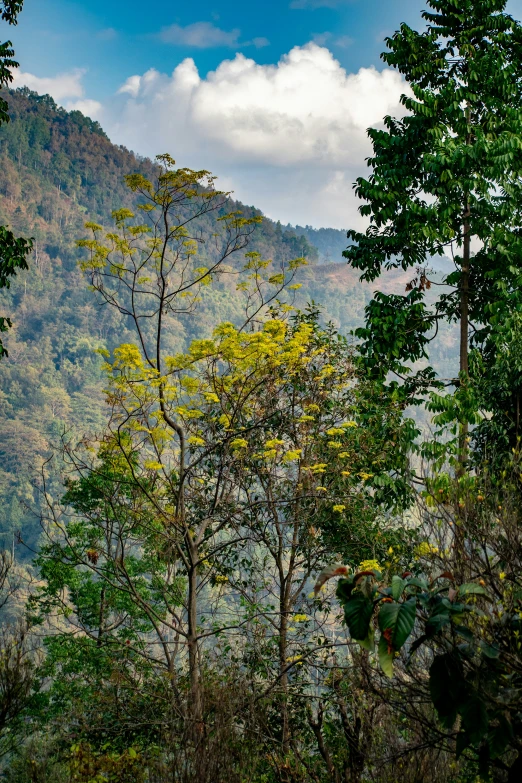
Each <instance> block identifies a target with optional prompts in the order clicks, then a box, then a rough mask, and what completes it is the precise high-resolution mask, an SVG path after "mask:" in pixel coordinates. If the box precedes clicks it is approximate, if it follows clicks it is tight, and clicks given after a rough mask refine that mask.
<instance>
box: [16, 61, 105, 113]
mask: <svg viewBox="0 0 522 783" xmlns="http://www.w3.org/2000/svg"><path fill="white" fill-rule="evenodd" d="M84 75H85V70H84V69H82V68H76V69H74V70H73V71H68V72H66V73H59V74H58V75H57V76H35V75H34V74H33V73H27V72H24V71H20V70H16V71H14V72H13V87H15V88H16V87H28V88H29V89H30V90H34V91H35V92H38V93H40V95H46V94H47V95H50V96H51V97H52V98H54V100H55V101H56V102H57V103H58V104H60V105H61V106H63V107H64V108H65V109H67V110H68V111H73V110H78V111H81V112H82V114H85V115H86V116H87V117H90V118H91V119H97V118H98V117H99V116H101V113H102V109H103V107H102V104H101V103H100V102H99V101H95V100H93V99H92V98H85V97H84V93H85V90H84V87H83V84H82V78H83V77H84ZM75 99H77V100H75Z"/></svg>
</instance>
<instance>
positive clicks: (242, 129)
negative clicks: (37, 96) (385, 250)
mask: <svg viewBox="0 0 522 783" xmlns="http://www.w3.org/2000/svg"><path fill="white" fill-rule="evenodd" d="M403 90H404V84H403V82H402V80H401V78H400V75H399V74H398V73H396V72H395V71H393V70H390V69H385V70H383V71H377V70H376V69H375V68H361V69H360V70H359V71H358V72H357V73H347V72H346V70H345V69H344V68H342V66H341V65H340V63H339V62H338V61H337V60H336V59H335V58H334V57H333V55H332V53H331V52H330V51H329V50H328V49H326V48H324V47H321V46H318V45H317V44H315V43H309V44H307V45H306V46H302V47H295V48H294V49H292V50H291V52H289V53H288V54H287V55H285V56H284V57H283V58H282V59H281V60H280V61H279V63H277V64H275V65H259V64H258V63H256V62H255V61H254V60H253V59H251V58H247V57H245V56H244V55H243V54H237V55H236V56H235V57H234V59H232V60H225V61H223V62H222V63H221V64H220V65H219V67H218V68H217V69H216V71H214V72H212V73H209V74H208V75H207V77H206V78H201V76H200V74H199V72H198V70H197V68H196V65H195V63H194V61H193V60H192V59H190V58H187V59H185V60H184V61H183V62H182V63H180V65H178V66H177V68H176V69H175V70H174V71H173V73H172V74H171V75H170V76H168V75H166V74H161V73H159V72H158V71H156V70H154V69H151V70H149V71H147V72H146V73H145V74H142V75H134V76H131V77H130V78H129V79H128V80H127V81H126V82H125V84H124V85H122V87H121V89H120V91H119V96H118V97H117V100H116V101H115V102H112V104H111V106H107V107H106V108H105V110H104V112H105V113H104V115H103V120H102V122H103V123H104V125H105V128H106V130H107V131H108V133H109V135H110V136H111V138H113V140H114V141H116V142H118V143H122V144H125V145H126V146H127V147H130V148H131V149H134V150H136V151H137V152H140V153H142V154H148V155H155V154H157V153H159V152H164V151H169V152H170V153H171V154H172V155H173V156H174V157H175V158H176V159H177V160H178V162H179V163H180V164H182V165H188V166H193V167H198V168H201V167H205V168H209V169H211V170H212V171H214V173H216V174H218V175H220V176H221V177H223V176H225V185H226V186H227V187H232V188H233V189H234V191H235V194H236V195H237V197H238V198H240V199H242V200H243V201H246V202H247V203H249V204H255V205H256V206H259V207H260V208H261V209H262V210H263V211H264V212H265V213H266V214H268V215H270V216H271V217H275V218H279V219H281V220H282V221H284V222H286V221H289V222H292V223H300V224H303V223H309V224H312V225H315V226H319V225H330V226H337V227H340V228H342V227H346V226H348V225H350V226H354V225H360V222H359V221H360V218H359V216H358V213H357V203H356V200H355V197H354V195H353V192H352V187H351V183H352V182H353V181H354V179H355V178H356V177H357V176H358V175H360V174H361V173H364V172H365V170H366V167H365V162H364V161H365V158H366V157H367V156H368V154H369V153H370V146H369V142H368V139H367V136H366V128H368V127H369V126H370V125H378V124H380V122H381V121H382V118H383V116H384V115H385V114H388V113H390V114H400V113H401V107H400V105H399V97H400V95H401V93H402V92H403Z"/></svg>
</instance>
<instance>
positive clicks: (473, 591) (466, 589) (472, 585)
mask: <svg viewBox="0 0 522 783" xmlns="http://www.w3.org/2000/svg"><path fill="white" fill-rule="evenodd" d="M463 595H485V596H486V597H487V598H489V596H488V593H487V590H486V589H485V588H484V587H482V585H478V584H476V582H468V583H467V584H465V585H461V586H460V587H459V598H460V597H461V596H463Z"/></svg>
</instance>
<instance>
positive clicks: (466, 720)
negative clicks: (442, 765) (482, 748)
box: [458, 693, 489, 745]
mask: <svg viewBox="0 0 522 783" xmlns="http://www.w3.org/2000/svg"><path fill="white" fill-rule="evenodd" d="M458 711H459V712H460V714H461V715H462V727H463V728H464V730H465V731H466V733H467V734H468V735H469V738H470V741H471V744H472V745H478V744H479V743H480V741H481V740H482V738H483V737H484V735H485V734H486V732H487V730H488V727H489V720H488V713H487V710H486V705H485V703H484V701H483V700H482V699H481V698H480V697H479V696H478V694H476V693H472V694H471V695H470V696H469V697H468V698H467V699H466V700H465V701H463V702H462V705H461V707H460V709H459V710H458Z"/></svg>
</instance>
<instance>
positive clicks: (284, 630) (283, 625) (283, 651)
mask: <svg viewBox="0 0 522 783" xmlns="http://www.w3.org/2000/svg"><path fill="white" fill-rule="evenodd" d="M280 613H281V619H280V625H279V676H280V680H281V691H282V696H281V722H282V740H283V753H284V754H285V756H286V754H287V753H288V752H289V750H290V728H289V726H288V672H287V671H286V667H287V666H288V662H287V660H286V659H287V652H288V649H287V648H288V607H287V602H286V600H285V598H284V597H283V596H281V600H280Z"/></svg>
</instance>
